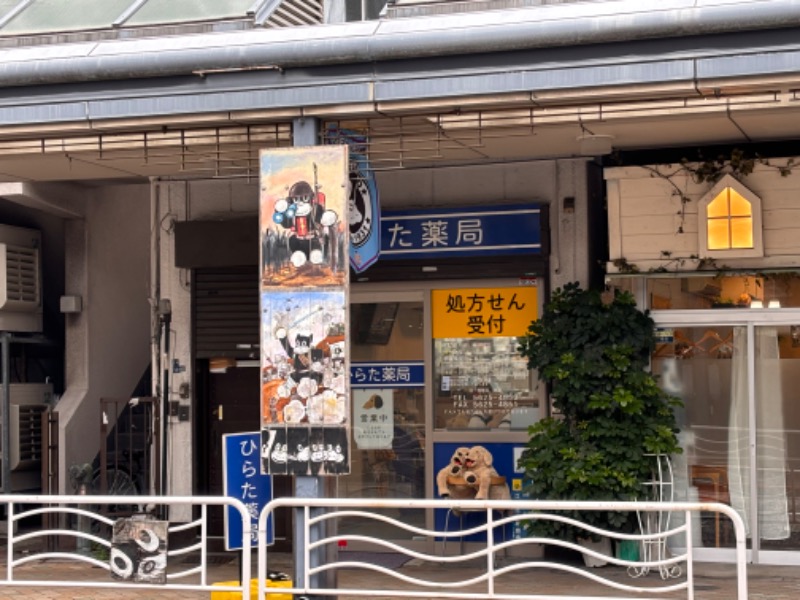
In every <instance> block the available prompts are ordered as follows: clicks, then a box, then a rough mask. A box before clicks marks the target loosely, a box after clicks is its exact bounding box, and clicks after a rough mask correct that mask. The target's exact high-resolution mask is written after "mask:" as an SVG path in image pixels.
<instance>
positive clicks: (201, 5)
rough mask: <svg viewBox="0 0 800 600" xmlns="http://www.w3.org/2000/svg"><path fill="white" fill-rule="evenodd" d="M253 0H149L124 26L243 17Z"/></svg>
mask: <svg viewBox="0 0 800 600" xmlns="http://www.w3.org/2000/svg"><path fill="white" fill-rule="evenodd" d="M252 5H253V0H226V1H225V2H220V0H149V1H148V2H146V3H145V5H144V6H142V8H140V9H139V10H138V11H136V13H135V14H134V15H133V16H132V17H131V18H130V19H128V21H126V22H125V26H126V27H130V26H136V25H155V24H160V23H177V22H189V21H206V20H215V19H243V18H245V16H246V12H247V9H249V8H250V7H251V6H252Z"/></svg>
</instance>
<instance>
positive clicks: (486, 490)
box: [461, 446, 511, 500]
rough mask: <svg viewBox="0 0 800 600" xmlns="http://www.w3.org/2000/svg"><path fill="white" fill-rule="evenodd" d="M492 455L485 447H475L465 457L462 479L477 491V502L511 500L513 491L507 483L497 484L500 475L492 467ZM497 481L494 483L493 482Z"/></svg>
mask: <svg viewBox="0 0 800 600" xmlns="http://www.w3.org/2000/svg"><path fill="white" fill-rule="evenodd" d="M493 460H494V458H493V457H492V453H491V452H489V451H488V450H487V449H486V448H484V447H483V446H473V447H472V448H470V449H469V450H468V451H467V454H466V456H464V457H463V465H464V469H463V471H462V472H461V477H463V478H464V481H465V482H466V483H467V485H468V486H469V487H471V488H472V489H474V490H476V491H475V499H476V500H486V499H487V498H488V499H491V500H509V499H511V491H510V490H509V489H508V484H507V483H505V482H504V483H502V484H501V483H497V480H498V479H500V477H501V476H500V474H499V473H498V472H497V471H496V470H495V468H494V467H493V466H492V462H493ZM493 479H494V480H495V482H493V481H492V480H493Z"/></svg>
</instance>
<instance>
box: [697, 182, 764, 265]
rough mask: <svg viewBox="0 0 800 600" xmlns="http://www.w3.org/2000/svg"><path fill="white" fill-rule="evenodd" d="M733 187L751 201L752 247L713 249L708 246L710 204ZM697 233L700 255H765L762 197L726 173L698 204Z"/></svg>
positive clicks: (718, 256)
mask: <svg viewBox="0 0 800 600" xmlns="http://www.w3.org/2000/svg"><path fill="white" fill-rule="evenodd" d="M725 188H732V189H734V190H736V192H738V193H739V194H741V196H742V197H743V198H744V199H745V200H747V201H748V202H749V203H750V208H751V215H752V225H753V247H752V248H727V249H724V250H712V249H710V248H709V247H708V220H709V219H708V205H709V204H710V203H711V202H713V201H714V200H715V199H716V198H717V196H718V195H719V194H720V193H722V192H723V190H725ZM697 221H698V223H697V235H698V248H699V250H700V255H701V256H703V257H709V258H751V257H763V256H764V241H763V226H762V219H761V198H760V197H759V196H758V195H756V194H755V193H754V192H753V191H752V190H750V189H748V188H747V187H745V186H744V185H743V184H742V182H741V181H739V180H738V179H736V178H735V177H734V176H733V175H730V174H728V175H725V176H724V177H723V178H722V179H720V180H719V181H718V182H717V183H716V184H715V185H714V187H712V188H711V189H710V190H709V191H708V192H707V193H706V194H705V195H704V196H703V197H702V198H701V199H700V202H699V203H698V206H697Z"/></svg>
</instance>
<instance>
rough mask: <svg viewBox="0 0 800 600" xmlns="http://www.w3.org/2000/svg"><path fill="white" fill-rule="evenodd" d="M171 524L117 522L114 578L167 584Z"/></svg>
mask: <svg viewBox="0 0 800 600" xmlns="http://www.w3.org/2000/svg"><path fill="white" fill-rule="evenodd" d="M168 526H169V523H168V522H167V521H158V520H155V519H151V518H147V517H142V516H134V517H130V518H122V519H117V520H116V521H115V522H114V528H113V532H112V537H111V554H110V557H109V561H110V564H111V576H112V578H113V579H122V580H124V581H133V582H135V583H158V584H163V583H166V582H167V528H168Z"/></svg>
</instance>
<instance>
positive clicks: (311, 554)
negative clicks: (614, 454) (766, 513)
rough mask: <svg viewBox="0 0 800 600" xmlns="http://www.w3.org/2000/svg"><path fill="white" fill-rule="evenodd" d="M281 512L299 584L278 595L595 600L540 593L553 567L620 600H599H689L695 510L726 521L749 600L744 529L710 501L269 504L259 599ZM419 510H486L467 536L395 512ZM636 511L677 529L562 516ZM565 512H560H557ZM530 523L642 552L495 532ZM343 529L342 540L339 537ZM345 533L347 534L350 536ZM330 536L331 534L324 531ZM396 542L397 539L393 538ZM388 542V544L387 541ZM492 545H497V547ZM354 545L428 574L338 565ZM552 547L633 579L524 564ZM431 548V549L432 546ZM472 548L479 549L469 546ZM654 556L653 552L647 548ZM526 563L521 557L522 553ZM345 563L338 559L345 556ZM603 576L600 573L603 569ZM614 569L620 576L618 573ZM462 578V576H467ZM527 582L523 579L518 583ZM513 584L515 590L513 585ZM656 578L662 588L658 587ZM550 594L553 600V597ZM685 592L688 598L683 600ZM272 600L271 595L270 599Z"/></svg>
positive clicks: (363, 563) (261, 528)
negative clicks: (291, 530)
mask: <svg viewBox="0 0 800 600" xmlns="http://www.w3.org/2000/svg"><path fill="white" fill-rule="evenodd" d="M280 507H290V508H292V509H294V510H295V518H296V519H297V520H298V521H299V522H300V523H301V527H300V528H299V529H300V530H301V531H302V538H303V539H295V544H299V545H300V547H301V548H302V549H303V551H302V554H301V555H300V556H299V557H298V558H297V562H298V563H299V564H296V565H295V572H296V576H297V578H298V581H295V582H293V585H294V587H292V588H284V589H282V590H281V591H283V592H286V593H294V594H307V595H309V596H311V597H317V596H323V597H347V598H355V597H373V598H387V597H391V598H452V599H458V598H463V599H470V600H481V599H498V600H512V599H522V598H524V599H525V600H548V599H554V598H560V599H567V598H581V599H582V600H586V599H587V598H595V596H587V595H586V593H585V591H586V589H585V588H584V590H583V592H582V593H581V595H580V596H575V595H565V594H564V593H563V592H562V593H557V591H556V590H547V589H545V587H544V586H545V585H546V584H545V583H543V582H544V579H543V578H537V577H536V573H535V571H536V570H537V569H543V568H546V569H551V570H556V571H561V572H564V573H568V574H570V575H574V576H575V577H580V578H584V579H585V580H586V581H587V582H588V585H589V589H592V588H593V587H594V586H595V585H597V586H603V587H606V588H612V589H614V590H616V592H619V593H620V594H622V595H616V596H604V599H605V600H609V599H610V598H617V599H619V598H633V597H636V598H642V597H649V598H664V597H665V594H669V597H675V593H680V597H686V598H688V599H689V600H692V599H693V598H694V592H695V584H694V564H693V552H694V547H693V543H692V540H693V538H694V535H693V534H694V533H695V532H693V530H692V529H693V525H692V522H693V519H692V515H693V514H694V513H698V512H701V511H704V512H711V513H715V514H716V513H719V514H721V515H724V516H726V517H728V518H729V519H730V521H731V522H732V526H733V531H734V534H735V540H736V541H735V555H736V573H737V584H736V590H737V596H736V597H737V598H738V600H747V567H746V546H745V529H744V523H743V522H742V519H741V517H740V516H739V515H738V513H736V511H734V510H733V509H731V508H730V507H729V506H726V505H723V504H716V503H713V504H708V503H678V502H673V503H658V502H556V501H521V500H512V501H497V500H487V501H478V500H470V501H455V500H381V499H374V498H372V499H316V498H314V499H310V498H280V499H277V500H274V501H272V502H270V503H269V504H268V505H267V506H266V507H264V510H263V511H262V513H261V515H260V519H259V525H258V537H259V542H258V555H259V559H258V581H259V589H258V597H259V600H263V599H264V597H265V596H264V594H265V592H266V588H265V586H264V580H265V577H266V574H267V569H268V563H269V554H268V548H267V546H266V534H265V531H266V529H265V525H266V523H267V518H268V516H269V514H270V513H272V512H274V511H275V510H276V509H278V508H280ZM425 509H444V510H445V511H447V510H450V509H453V510H457V511H464V512H466V511H470V512H476V511H477V512H478V513H479V514H480V513H481V512H482V513H483V515H482V516H483V519H482V521H483V522H482V524H480V525H477V526H471V527H469V528H468V529H464V530H450V531H446V532H445V531H436V530H430V529H426V528H425V527H421V526H418V525H414V524H413V523H412V521H413V519H411V518H409V517H408V516H399V515H398V513H400V511H404V512H406V513H408V511H414V510H417V511H423V510H425ZM576 510H578V511H636V512H638V513H639V515H640V516H642V515H644V516H645V517H646V516H647V515H653V514H655V515H662V516H663V515H669V516H670V517H672V518H671V519H667V518H663V519H660V521H661V522H662V523H670V522H671V523H673V524H675V525H674V526H669V525H667V526H666V527H665V528H663V529H660V530H657V531H655V532H652V533H650V534H639V535H633V534H620V533H615V532H612V531H604V530H601V529H597V528H594V527H590V526H587V525H584V524H582V523H581V522H579V521H576V520H574V519H571V518H568V517H566V516H564V514H563V513H565V512H572V511H576ZM560 513H561V514H560ZM532 519H540V520H550V521H560V522H562V523H566V524H570V525H574V526H577V527H581V528H583V529H584V530H586V531H587V532H592V533H597V534H600V535H605V536H609V537H611V538H612V539H617V540H633V541H636V542H639V543H640V544H641V545H642V548H643V549H644V550H645V552H644V553H643V557H644V560H639V561H630V560H623V559H618V558H613V557H607V556H604V555H601V554H599V553H598V552H596V551H594V550H588V549H585V548H583V547H582V546H578V545H576V544H572V543H568V542H565V541H561V540H555V539H550V538H536V537H519V538H516V539H508V540H507V539H505V538H504V537H503V536H501V535H499V534H498V532H499V531H502V529H500V528H502V527H506V528H508V527H511V526H513V524H515V523H521V522H524V521H529V520H532ZM387 527H389V528H392V529H393V530H394V532H395V534H397V532H404V533H405V535H406V536H407V537H413V538H414V539H418V540H423V539H424V540H436V541H437V542H438V544H439V546H438V548H441V547H442V546H443V545H444V542H445V541H446V540H447V539H454V538H460V537H462V536H465V535H471V536H472V535H475V534H481V535H482V536H483V537H484V539H485V541H481V543H480V544H478V546H477V548H478V549H477V550H471V551H468V552H464V553H460V554H457V555H450V554H446V553H444V552H442V551H437V550H434V551H433V552H431V551H416V550H410V549H408V548H407V547H404V546H403V545H400V544H398V543H394V542H391V541H388V540H389V539H392V538H391V537H388V536H385V534H384V535H382V529H385V528H387ZM337 531H339V532H344V533H336V532H337ZM347 531H350V532H352V533H346V532H347ZM329 532H334V533H329ZM674 536H680V539H681V540H682V542H680V544H682V545H681V546H680V550H676V551H674V552H670V551H667V550H666V548H667V543H668V541H669V540H670V539H671V538H673V537H674ZM397 537H399V536H398V535H395V536H394V538H395V539H396V538H397ZM384 538H386V539H384ZM498 538H501V539H500V540H498ZM352 543H360V544H362V545H365V546H366V547H368V548H369V552H371V553H379V552H391V553H398V554H402V555H405V557H407V558H408V559H415V562H416V563H417V564H418V565H432V566H433V567H438V568H433V569H424V568H419V569H408V570H403V571H399V570H398V569H396V568H391V567H389V566H381V565H380V564H377V563H376V561H375V560H374V558H375V556H372V557H371V558H372V560H370V554H369V553H368V554H367V555H366V558H365V557H364V553H360V556H361V557H362V558H361V560H349V559H348V558H347V557H346V555H345V554H344V553H341V554H340V555H339V558H338V559H331V556H332V555H333V556H334V557H335V556H336V554H337V553H336V549H338V548H339V547H340V546H342V545H347V544H352ZM538 544H550V545H553V546H560V547H562V548H570V549H573V550H578V551H580V552H583V553H585V554H588V555H590V556H593V557H595V558H602V559H605V560H607V561H608V562H610V563H612V564H615V565H619V566H623V567H627V568H628V572H629V573H630V576H629V577H625V578H624V579H623V580H622V581H621V580H620V579H619V578H617V579H614V578H612V577H609V576H605V575H604V574H603V573H600V572H598V571H597V570H586V569H582V568H579V567H575V566H572V565H569V564H560V563H558V562H556V561H547V560H542V559H541V558H530V557H533V556H538V555H540V554H541V552H537V551H536V550H534V548H532V546H534V545H536V546H537V547H538ZM428 547H430V544H429V545H428ZM471 547H475V544H471ZM654 548H655V549H657V550H656V551H653V549H654ZM511 552H514V554H515V555H516V556H518V557H520V556H521V557H522V558H517V559H515V560H503V563H506V562H507V563H508V564H502V565H501V564H500V562H499V561H498V560H497V559H498V558H501V557H505V555H506V553H511ZM526 555H527V556H528V558H525V556H526ZM342 556H344V558H343V559H342V558H341V557H342ZM451 565H455V566H464V565H469V569H468V570H465V569H452V568H451V569H448V568H447V567H448V566H451ZM354 569H357V570H362V572H370V573H371V576H370V577H369V578H363V580H362V581H360V583H359V585H357V586H353V585H346V584H343V583H342V582H341V581H339V582H338V583H336V584H335V585H331V583H330V581H331V580H334V579H336V575H337V574H339V573H342V572H343V571H345V570H354ZM650 570H653V572H654V573H660V575H661V577H660V578H658V577H656V578H655V580H656V581H655V584H654V582H653V580H654V578H653V577H641V575H642V574H646V573H647V572H648V571H650ZM601 571H602V570H601ZM617 571H619V570H617ZM464 573H468V574H469V575H468V577H467V578H465V577H464ZM376 574H379V575H380V587H375V583H374V582H375V581H376V578H375V575H376ZM522 575H524V577H521V576H522ZM514 578H516V580H517V585H516V586H515V585H513V580H514ZM341 579H342V580H344V579H347V580H348V581H351V582H352V581H354V580H355V581H359V578H358V577H355V578H354V577H352V576H349V577H347V578H344V577H342V578H341ZM659 579H660V581H659ZM367 580H370V581H373V586H372V587H370V585H365V584H364V581H367ZM554 592H556V593H554ZM684 594H685V596H684ZM267 598H268V596H267Z"/></svg>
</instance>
